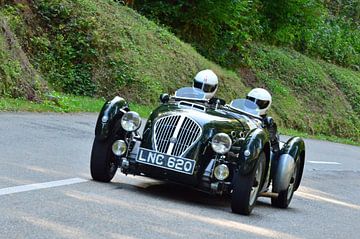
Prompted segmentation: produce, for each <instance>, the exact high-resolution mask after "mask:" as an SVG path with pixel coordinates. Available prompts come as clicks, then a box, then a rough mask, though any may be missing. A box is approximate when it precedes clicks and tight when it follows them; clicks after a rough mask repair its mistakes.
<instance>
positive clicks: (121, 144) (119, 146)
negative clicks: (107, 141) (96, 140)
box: [111, 140, 127, 156]
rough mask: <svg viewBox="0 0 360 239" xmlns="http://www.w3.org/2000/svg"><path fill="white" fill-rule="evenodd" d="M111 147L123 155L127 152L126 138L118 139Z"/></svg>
mask: <svg viewBox="0 0 360 239" xmlns="http://www.w3.org/2000/svg"><path fill="white" fill-rule="evenodd" d="M111 149H112V152H113V153H114V154H115V155H116V156H121V155H123V154H124V153H125V152H126V149H127V146H126V143H125V141H124V140H116V141H115V142H114V143H113V145H112V148H111Z"/></svg>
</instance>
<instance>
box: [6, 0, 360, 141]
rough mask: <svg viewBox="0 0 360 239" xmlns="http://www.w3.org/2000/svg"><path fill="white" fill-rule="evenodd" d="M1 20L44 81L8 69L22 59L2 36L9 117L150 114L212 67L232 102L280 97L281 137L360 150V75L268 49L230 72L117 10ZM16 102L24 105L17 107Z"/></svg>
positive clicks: (26, 5) (93, 5) (84, 7)
mask: <svg viewBox="0 0 360 239" xmlns="http://www.w3.org/2000/svg"><path fill="white" fill-rule="evenodd" d="M0 14H1V15H0V20H1V21H4V22H6V23H7V24H8V25H9V26H10V29H11V31H12V32H14V36H15V37H16V39H17V41H18V42H19V46H21V49H22V50H23V51H24V53H25V54H26V57H27V58H28V59H29V62H30V63H31V67H30V68H31V69H33V70H34V71H35V72H36V74H35V75H39V76H40V77H39V78H37V77H34V74H32V75H31V76H30V77H22V76H24V72H26V71H25V70H23V69H25V68H24V67H23V64H22V61H20V60H19V61H18V63H16V64H10V68H12V67H13V66H17V65H18V66H19V67H18V68H17V70H15V71H14V72H15V74H14V73H13V70H4V66H5V67H6V66H7V65H6V64H4V62H7V61H8V59H13V60H14V61H16V60H17V58H18V57H17V56H16V54H15V55H14V54H12V53H11V50H9V49H11V48H12V45H11V44H10V46H9V42H8V41H4V39H5V38H4V36H5V35H4V31H3V32H1V31H0V62H1V64H0V78H1V79H2V82H8V83H7V84H1V85H0V90H1V93H0V96H1V97H2V99H1V100H0V109H2V110H29V111H48V110H50V111H60V112H73V111H75V112H77V111H83V110H85V111H95V112H97V111H98V109H99V108H100V107H101V105H102V103H103V100H102V99H101V97H104V98H111V97H112V96H114V95H116V94H118V95H121V96H123V97H124V98H126V99H128V100H129V101H130V102H132V103H133V104H131V105H132V106H135V109H136V110H139V109H140V110H141V112H142V114H143V115H146V112H148V111H149V109H150V108H151V107H152V106H153V105H156V104H157V101H158V96H159V94H160V93H163V92H173V91H174V90H175V89H176V88H179V87H182V86H188V85H190V84H191V82H192V78H193V76H194V74H195V73H196V72H197V71H198V70H199V69H204V68H211V69H213V70H214V71H215V72H216V73H217V74H218V75H219V76H220V79H221V83H220V91H219V96H220V97H223V98H225V99H226V100H227V101H229V100H231V99H233V98H235V97H243V96H244V95H245V94H246V92H247V91H248V90H249V89H250V87H256V86H265V87H266V88H268V89H269V90H270V91H271V92H272V94H273V96H274V104H273V109H272V111H271V115H274V117H275V118H276V120H277V121H278V122H279V124H280V126H281V127H282V128H286V129H290V128H291V129H295V130H298V131H301V132H305V133H307V134H309V135H320V134H322V135H327V137H334V136H335V137H342V138H347V139H349V140H351V141H357V142H360V133H359V129H360V123H359V122H360V112H359V104H360V103H359V102H360V99H359V95H360V87H359V82H360V74H359V72H354V71H351V70H348V69H345V68H340V67H337V66H334V65H331V64H327V63H324V62H322V61H319V60H314V59H310V58H308V57H306V56H303V55H301V54H299V53H297V52H295V51H293V50H288V49H281V48H275V47H271V46H267V45H263V44H260V43H259V44H258V45H253V47H252V49H250V51H249V54H248V56H247V57H246V65H247V67H246V68H242V69H241V70H239V72H233V71H229V70H225V69H223V68H221V67H219V66H217V65H215V64H213V63H212V62H210V61H208V60H206V59H205V58H204V57H202V56H200V55H199V54H198V53H197V52H196V51H195V50H194V49H193V48H192V47H191V46H190V45H188V44H185V43H183V42H181V41H180V40H179V39H178V38H176V37H174V36H173V35H172V34H171V33H169V32H168V31H167V30H165V29H163V28H161V27H159V26H157V25H156V24H155V23H153V22H151V21H148V20H147V19H146V18H144V17H142V16H140V15H138V14H137V13H135V12H134V11H133V10H131V9H128V8H126V7H122V6H119V5H118V4H116V3H113V2H112V1H95V0H82V1H80V0H77V1H51V2H49V1H39V0H37V1H32V2H29V1H22V4H11V5H7V6H5V5H3V6H2V7H1V10H0ZM4 72H5V74H4ZM3 79H6V81H3ZM17 79H20V81H23V82H30V83H33V84H32V85H33V86H34V88H35V91H34V92H35V93H36V94H35V96H36V97H32V95H31V94H27V93H26V92H21V91H20V92H17V91H14V90H13V89H14V87H15V88H16V87H17V86H18V85H19V84H18V81H17ZM34 79H38V80H37V81H36V80H34ZM34 82H38V83H37V84H35V85H34ZM39 82H40V83H41V84H40V83H39ZM11 85H13V86H14V87H11ZM30 85H31V84H30ZM40 86H41V87H40ZM18 88H19V87H18ZM20 88H21V87H20ZM49 89H51V90H49ZM53 90H55V92H63V93H51V92H53ZM74 94H77V95H87V97H83V96H81V97H78V96H72V95H74ZM49 95H55V98H56V100H53V97H50V98H49ZM14 97H15V98H20V99H16V100H10V99H9V98H14ZM21 98H22V99H23V100H21ZM32 98H33V99H35V100H33V101H32V102H26V101H27V99H32ZM97 98H100V99H97ZM37 102H40V104H39V103H37ZM284 132H291V131H288V130H286V131H284Z"/></svg>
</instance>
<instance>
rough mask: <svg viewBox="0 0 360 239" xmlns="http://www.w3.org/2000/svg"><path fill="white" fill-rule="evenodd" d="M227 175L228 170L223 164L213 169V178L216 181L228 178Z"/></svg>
mask: <svg viewBox="0 0 360 239" xmlns="http://www.w3.org/2000/svg"><path fill="white" fill-rule="evenodd" d="M229 174H230V171H229V168H228V166H226V165H225V164H220V165H218V166H216V167H215V170H214V176H215V178H216V179H218V180H225V179H226V178H227V177H229Z"/></svg>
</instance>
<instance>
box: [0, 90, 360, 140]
mask: <svg viewBox="0 0 360 239" xmlns="http://www.w3.org/2000/svg"><path fill="white" fill-rule="evenodd" d="M52 97H54V98H56V99H57V101H54V100H47V101H43V102H42V103H35V102H31V101H27V100H24V99H11V98H0V112H22V111H26V112H58V113H79V112H93V113H99V112H100V110H101V107H102V106H103V104H104V103H105V101H106V100H105V99H96V98H90V97H80V96H72V95H60V94H52ZM129 106H130V109H131V110H133V111H136V112H138V113H139V114H140V115H141V117H143V118H147V117H148V116H149V115H150V113H151V110H152V107H150V106H145V105H140V104H136V103H131V102H130V103H129ZM279 132H280V133H281V134H283V135H288V136H299V137H302V138H310V139H318V140H326V141H331V142H335V143H342V144H350V145H355V146H360V142H357V141H354V140H351V139H345V138H339V137H336V136H327V135H322V134H317V135H311V134H308V133H304V132H301V131H298V130H294V129H287V128H280V129H279Z"/></svg>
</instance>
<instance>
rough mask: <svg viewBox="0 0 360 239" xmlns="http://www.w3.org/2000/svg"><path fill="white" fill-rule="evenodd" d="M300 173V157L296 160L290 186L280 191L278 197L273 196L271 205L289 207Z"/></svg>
mask: <svg viewBox="0 0 360 239" xmlns="http://www.w3.org/2000/svg"><path fill="white" fill-rule="evenodd" d="M299 173H300V158H298V159H297V160H296V164H295V167H294V171H293V174H292V176H291V179H290V183H289V186H288V187H287V189H286V190H283V191H280V192H279V196H278V197H277V198H271V205H272V206H273V207H278V208H287V207H288V206H289V205H290V202H291V199H292V198H293V195H294V192H295V184H296V182H297V180H298V176H299Z"/></svg>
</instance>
